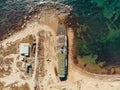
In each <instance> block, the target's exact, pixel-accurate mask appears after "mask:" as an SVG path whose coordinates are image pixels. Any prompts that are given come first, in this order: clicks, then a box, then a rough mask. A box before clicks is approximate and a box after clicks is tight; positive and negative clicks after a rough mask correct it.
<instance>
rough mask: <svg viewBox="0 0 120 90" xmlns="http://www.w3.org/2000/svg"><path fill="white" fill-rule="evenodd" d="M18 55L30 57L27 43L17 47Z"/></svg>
mask: <svg viewBox="0 0 120 90" xmlns="http://www.w3.org/2000/svg"><path fill="white" fill-rule="evenodd" d="M19 53H20V54H21V55H23V56H30V45H29V44H28V43H21V44H20V45H19Z"/></svg>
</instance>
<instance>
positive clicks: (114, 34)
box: [0, 0, 120, 66]
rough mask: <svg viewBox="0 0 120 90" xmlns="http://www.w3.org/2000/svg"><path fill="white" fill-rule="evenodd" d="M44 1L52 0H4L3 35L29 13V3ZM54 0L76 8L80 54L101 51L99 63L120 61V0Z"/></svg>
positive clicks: (0, 6)
mask: <svg viewBox="0 0 120 90" xmlns="http://www.w3.org/2000/svg"><path fill="white" fill-rule="evenodd" d="M13 1H14V2H13ZM40 1H41V2H42V1H50V0H1V1H0V35H1V36H2V35H3V34H5V33H6V32H8V31H9V30H8V28H10V29H15V28H16V27H17V26H18V24H21V23H22V20H23V17H24V16H27V15H29V10H30V8H29V5H31V4H33V2H34V3H36V2H40ZM53 1H60V2H63V3H65V4H68V5H71V6H72V8H73V12H72V16H73V18H74V22H75V24H73V25H74V26H73V27H74V31H75V36H76V42H75V43H76V46H77V47H76V54H77V55H79V56H87V55H92V56H94V55H97V56H98V58H97V59H96V63H99V62H102V61H105V62H106V63H105V65H113V66H116V65H117V66H119V65H120V0H53ZM18 22H19V23H18Z"/></svg>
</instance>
